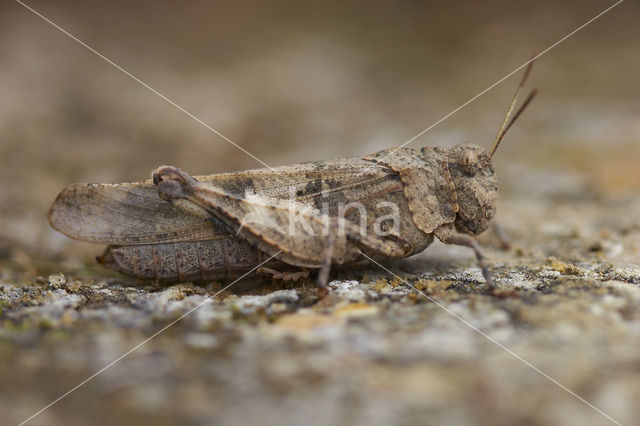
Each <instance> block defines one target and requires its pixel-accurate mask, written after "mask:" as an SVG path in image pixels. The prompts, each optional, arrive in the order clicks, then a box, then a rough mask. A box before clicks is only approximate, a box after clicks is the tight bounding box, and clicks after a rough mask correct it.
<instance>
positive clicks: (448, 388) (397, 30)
mask: <svg viewBox="0 0 640 426" xmlns="http://www.w3.org/2000/svg"><path fill="white" fill-rule="evenodd" d="M26 3H27V4H29V5H31V6H32V7H34V8H35V9H36V10H38V11H39V12H40V13H42V14H44V15H45V16H47V17H48V18H50V19H51V20H52V22H55V23H56V24H57V25H60V26H61V27H62V28H65V29H66V30H68V31H69V33H71V34H73V35H74V36H77V37H78V38H79V39H80V40H82V41H83V42H86V43H87V44H88V45H90V46H91V47H92V48H94V49H96V51H98V52H100V53H101V54H104V55H105V56H106V57H108V58H109V59H111V60H113V61H114V63H116V64H117V65H118V66H120V67H122V68H123V69H125V70H126V71H127V72H130V73H131V75H135V76H136V78H139V79H140V80H141V81H144V82H145V84H149V85H150V86H151V87H153V88H154V89H156V90H158V92H160V93H162V94H163V95H165V96H166V97H167V98H169V99H171V101H172V102H175V103H176V104H177V105H180V107H181V108H184V109H185V110H187V111H189V113H192V114H193V115H194V116H195V117H197V119H198V120H202V122H204V123H206V125H208V126H211V128H215V129H216V131H219V132H220V133H222V134H224V135H225V137H228V138H229V139H230V140H233V141H234V142H235V143H237V144H238V145H239V146H241V147H242V149H246V150H247V151H248V152H250V153H251V154H252V155H255V156H256V157H258V158H259V159H260V160H262V161H265V162H266V163H268V164H270V165H273V166H275V165H284V164H294V163H299V162H303V161H311V160H318V159H332V158H337V157H345V156H351V155H364V154H369V153H372V152H376V151H378V150H380V149H385V148H389V147H391V146H397V145H399V144H401V143H402V142H403V141H407V140H409V138H411V137H413V136H414V135H416V134H418V132H420V131H421V129H425V128H427V126H431V125H432V124H433V123H440V122H438V121H437V120H439V119H441V118H443V117H445V116H446V114H447V113H449V112H450V111H453V110H454V108H456V107H458V106H460V105H463V104H464V103H465V102H467V101H468V100H469V99H470V98H471V97H472V96H474V95H475V94H477V93H480V91H482V90H484V89H485V88H487V87H490V86H489V85H491V84H492V83H494V82H496V81H498V79H500V78H502V77H504V76H505V75H507V73H509V72H511V71H512V70H514V69H515V68H516V67H518V66H520V65H521V64H522V63H523V62H524V61H526V60H527V59H528V58H529V57H530V52H534V51H538V52H542V51H545V49H547V48H548V47H549V46H551V45H552V43H555V42H557V41H558V40H560V39H561V37H563V36H565V35H567V34H569V32H570V31H572V30H574V29H576V28H578V27H579V26H580V25H583V24H584V23H585V22H587V21H588V20H589V19H592V18H593V17H594V16H596V14H598V13H600V12H602V11H603V10H604V9H605V8H606V7H608V6H609V5H610V4H613V2H603V1H602V0H589V1H584V0H580V1H578V0H573V1H568V0H567V1H564V2H553V1H543V2H536V3H535V4H533V3H527V2H513V1H506V0H495V1H491V2H488V3H487V2H482V3H480V2H470V1H469V2H455V3H447V2H411V3H407V2H386V3H381V2H373V3H372V2H346V3H345V2H342V1H339V2H331V1H322V2H305V3H304V4H300V6H297V4H296V3H294V2H279V1H275V0H273V1H270V2H256V1H248V2H242V1H241V2H201V1H191V2H152V1H140V2H135V4H132V2H125V1H111V2H81V1H76V2H73V1H67V2H46V1H39V0H30V1H26ZM636 3H638V2H636ZM636 3H634V2H629V1H627V2H623V3H621V4H620V5H619V6H617V7H616V8H615V9H612V10H611V11H610V12H608V13H607V14H605V15H603V16H602V17H601V18H599V19H598V20H597V21H596V22H593V23H592V24H589V25H588V26H586V27H584V29H582V30H580V31H579V32H577V33H575V34H574V35H573V36H571V37H570V38H569V39H566V41H564V42H562V43H561V44H559V45H557V47H554V49H553V50H551V51H548V53H545V55H544V56H543V57H541V58H540V59H539V60H538V61H537V62H536V66H535V67H534V70H533V72H532V74H531V79H530V81H529V84H528V88H533V87H538V88H539V95H538V97H537V98H536V99H535V101H534V102H533V103H532V105H531V107H530V108H529V109H528V110H527V112H526V113H525V114H523V116H522V118H521V119H520V120H519V121H518V123H516V125H515V126H514V127H513V129H512V130H510V133H509V134H508V135H507V137H506V138H505V140H504V143H503V144H502V146H501V147H500V150H499V151H498V152H497V154H496V156H495V157H494V160H495V165H496V170H497V174H498V178H499V182H500V197H501V202H500V204H499V206H498V220H499V221H500V223H501V224H502V227H503V228H504V230H505V231H506V233H507V234H508V235H509V237H510V239H511V241H512V245H513V248H512V249H511V250H510V251H502V250H500V249H499V248H498V241H497V239H496V237H495V236H494V235H493V234H492V233H491V232H487V233H486V234H485V235H482V236H481V237H480V243H481V245H482V246H483V247H484V248H485V251H486V255H487V260H488V263H489V265H490V270H491V272H492V274H493V277H494V279H495V281H496V283H497V284H498V285H499V288H500V289H501V291H500V292H498V294H495V293H494V292H491V291H489V289H487V288H486V286H485V285H484V284H483V280H482V277H481V274H480V271H479V270H478V268H477V266H476V263H475V259H474V257H473V255H472V254H471V252H470V251H469V250H468V249H465V248H459V247H447V246H444V245H442V244H435V245H434V246H432V247H429V248H428V249H427V250H426V251H425V252H424V253H421V254H419V255H417V256H414V257H413V258H411V259H407V260H405V261H402V262H398V263H396V264H394V265H392V266H391V267H390V270H391V273H389V272H387V271H385V270H383V269H381V268H380V267H378V266H376V265H370V266H369V267H367V268H365V269H360V270H352V271H347V272H344V273H341V274H337V275H335V276H334V277H333V279H334V281H332V282H331V285H330V287H331V293H330V295H329V296H328V297H327V298H325V299H324V300H318V298H317V295H316V290H315V288H314V285H313V282H312V281H311V280H306V281H301V282H299V283H295V284H292V283H281V282H272V281H270V280H268V279H260V278H258V277H256V276H255V275H250V276H248V277H246V278H245V279H243V280H241V281H240V282H238V283H236V284H234V285H233V286H231V287H230V288H228V289H225V290H224V291H222V290H223V288H224V285H225V284H228V283H221V282H214V283H209V284H207V285H194V284H181V285H175V286H170V287H163V286H157V285H151V284H150V283H143V282H138V281H135V280H132V279H129V278H126V277H123V276H121V275H118V274H115V273H110V272H108V271H106V270H104V269H103V268H101V267H99V266H98V265H96V263H95V261H94V257H95V255H97V254H100V253H101V252H102V250H103V247H98V246H94V245H89V244H82V243H78V242H75V241H72V240H70V239H68V238H66V237H64V236H62V235H60V234H58V233H56V232H54V231H53V230H52V229H50V227H49V225H48V224H47V221H46V212H47V209H48V208H49V206H50V205H51V203H52V202H53V200H54V199H55V196H56V194H57V193H58V192H59V191H60V190H61V189H62V188H63V187H64V186H66V185H69V184H71V183H74V182H130V181H140V180H143V179H147V178H148V177H149V173H150V171H151V170H153V169H155V168H156V167H158V166H160V165H162V164H172V165H175V166H178V167H180V168H182V169H184V170H186V171H188V172H190V173H191V174H194V175H197V174H207V173H217V172H223V171H237V170H244V169H249V168H255V167H261V166H260V164H259V163H258V162H256V161H255V159H254V158H251V157H250V156H248V155H246V154H245V153H243V152H242V151H240V150H238V149H237V148H236V147H234V146H232V145H231V144H229V143H227V142H226V141H225V140H224V139H222V138H220V137H219V136H218V135H216V134H214V133H212V132H210V130H208V129H207V128H205V127H203V126H201V123H202V122H201V123H198V122H196V121H193V120H192V119H191V118H190V117H188V116H186V115H185V114H183V112H181V111H179V110H177V109H176V108H175V107H174V106H173V105H170V104H169V103H167V102H166V101H165V100H163V99H161V98H159V97H158V96H156V95H155V94H154V93H152V92H150V91H148V90H147V89H145V87H142V86H141V85H140V84H139V83H138V82H136V81H134V80H132V79H131V78H130V77H129V76H127V75H125V74H123V73H122V72H121V71H119V70H118V69H116V68H114V67H113V66H112V65H110V64H108V63H107V62H105V61H103V60H102V59H101V58H99V57H97V56H96V55H94V54H92V53H90V52H88V51H87V50H86V48H84V47H82V46H81V45H79V44H77V43H76V42H75V41H73V40H72V39H70V38H69V37H67V36H66V35H65V34H63V33H62V32H60V31H59V30H57V29H55V28H54V27H52V26H51V25H49V24H48V23H47V22H45V21H43V20H42V19H40V18H39V17H38V16H36V15H35V14H33V13H32V12H30V11H29V10H27V9H25V8H24V7H23V6H21V4H20V3H16V2H4V3H2V4H0V35H1V37H0V57H2V58H7V60H5V61H3V63H2V67H1V69H0V93H1V94H2V96H0V424H3V425H4V424H18V423H20V422H22V421H24V420H27V419H29V418H30V417H31V416H33V415H34V414H36V413H38V411H39V410H41V409H42V408H43V407H45V406H47V405H48V404H50V403H51V402H53V401H56V399H57V398H59V397H61V396H63V395H65V393H66V392H68V391H70V390H74V389H75V390H74V391H73V392H71V393H70V394H68V396H66V397H64V398H62V399H61V400H59V401H58V402H56V403H55V404H54V405H52V406H51V407H50V408H48V409H46V410H44V411H43V412H41V413H40V414H38V415H37V416H36V417H33V418H32V419H31V420H30V422H29V423H27V424H28V425H59V424H65V425H71V426H74V425H86V424H92V425H95V426H100V425H107V424H108V425H112V424H118V425H129V424H131V425H133V424H136V425H137V424H149V423H151V424H158V425H165V424H167V425H169V424H190V425H200V424H213V423H215V424H223V425H246V424H278V425H283V424H291V425H298V424H306V425H307V426H316V425H325V424H349V425H365V424H366V425H370V424H371V425H378V424H380V425H383V424H385V425H386V424H453V425H472V424H473V425H507V424H508V425H512V424H525V425H543V424H544V425H560V424H563V425H564V424H582V425H600V424H602V425H607V424H612V423H614V419H615V421H617V422H620V423H622V424H629V425H631V424H640V407H639V405H638V403H637V402H638V401H640V195H639V194H640V193H639V192H638V187H639V186H638V182H640V167H639V166H638V164H639V161H638V159H640V143H639V142H640V125H639V121H638V114H637V112H638V111H640V104H639V103H638V99H640V91H639V90H640V86H639V85H638V84H637V82H638V75H639V72H638V70H640V55H638V54H637V48H638V45H639V43H640V40H639V39H638V32H637V30H636V28H637V16H638V11H639V10H640V9H639V6H638V4H636ZM518 78H519V74H516V75H513V76H512V77H511V78H509V79H507V80H506V81H504V82H503V83H501V84H500V85H498V86H496V87H495V88H494V89H492V90H490V91H489V92H487V93H486V94H484V95H482V96H481V97H480V98H478V99H477V100H475V101H474V102H472V103H469V104H468V105H467V106H465V107H464V108H463V109H461V110H459V111H458V112H456V113H455V114H453V115H451V116H450V117H449V118H447V119H446V121H444V122H442V123H440V124H438V125H437V126H435V127H434V128H432V129H430V130H429V132H427V133H426V134H424V135H422V136H421V137H420V138H418V139H416V140H415V141H413V143H412V145H411V146H412V147H414V148H419V147H421V146H425V145H428V146H445V147H450V146H452V145H453V144H455V143H459V142H464V141H471V142H475V143H478V144H479V145H481V146H484V147H488V146H490V143H491V141H492V140H493V138H494V136H495V132H496V130H497V128H498V126H499V123H500V122H501V120H502V118H503V114H504V111H505V110H506V109H507V105H508V102H509V100H510V99H511V96H512V94H513V91H514V90H515V87H516V84H517V79H518ZM528 88H527V90H528ZM98 373H99V374H98ZM87 379H90V380H87ZM85 380H87V381H86V382H84V381H85ZM82 383H84V384H82ZM80 384H82V385H81V386H79V387H77V388H75V387H76V386H78V385H80ZM589 404H592V405H589Z"/></svg>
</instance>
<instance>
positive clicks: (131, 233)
mask: <svg viewBox="0 0 640 426" xmlns="http://www.w3.org/2000/svg"><path fill="white" fill-rule="evenodd" d="M530 69H531V64H529V67H528V68H527V70H526V71H525V73H524V76H523V78H522V80H521V82H520V85H519V86H518V89H517V90H516V92H515V95H514V97H513V100H512V102H511V105H510V107H509V109H508V111H507V114H506V116H505V119H504V120H503V122H502V125H501V126H500V129H499V131H498V135H497V136H496V139H495V141H494V144H493V147H492V149H491V150H490V152H489V153H487V152H486V151H485V150H484V149H482V148H481V147H479V146H477V145H473V144H460V145H457V146H455V147H453V148H438V147H424V148H422V149H419V150H414V149H411V148H404V147H401V148H392V149H387V150H383V151H380V152H377V153H374V154H371V155H367V156H364V157H352V158H342V159H337V160H332V161H318V162H312V163H304V164H298V165H293V166H283V167H278V168H275V169H257V170H248V171H244V172H237V173H220V174H214V175H207V176H196V177H192V176H190V175H188V174H187V173H185V172H183V171H182V170H180V169H178V168H175V167H171V166H162V167H160V168H158V169H157V170H156V171H155V172H154V173H153V176H152V179H151V180H148V181H144V182H138V183H124V184H75V185H71V186H68V187H66V188H64V189H63V190H62V191H61V192H60V194H59V195H58V197H57V199H56V200H55V202H54V203H53V205H52V207H51V209H50V211H49V222H50V224H51V226H52V227H53V228H55V229H56V230H58V231H60V232H62V233H63V234H65V235H67V236H69V237H71V238H74V239H78V240H84V241H90V242H96V243H103V244H107V245H108V247H107V248H106V250H105V252H104V254H103V255H102V256H99V257H97V260H98V261H99V262H100V263H101V264H103V265H104V266H105V267H107V268H109V269H113V270H116V271H119V272H123V273H125V274H129V275H133V276H137V277H141V278H146V279H155V280H158V281H161V282H175V281H205V280H214V279H219V278H223V277H231V276H238V275H240V274H242V273H245V272H247V271H250V270H252V268H254V267H255V266H256V265H260V266H261V267H260V268H259V269H258V271H259V272H264V273H269V274H272V275H273V276H274V277H276V278H280V279H284V280H287V279H297V278H300V277H303V276H306V275H308V273H309V271H310V270H318V271H319V273H318V284H319V286H320V289H321V291H322V292H324V293H325V294H326V284H327V280H328V274H329V269H330V268H331V267H332V265H333V266H337V267H350V266H353V265H355V264H361V263H364V262H366V257H369V258H371V259H374V260H376V261H381V262H384V261H390V260H394V259H399V258H404V257H408V256H411V255H414V254H416V253H419V252H421V251H423V250H424V249H425V248H426V247H428V246H429V245H430V244H431V243H432V242H433V241H434V238H438V239H439V240H440V241H442V242H443V243H445V244H454V245H461V246H466V247H469V248H471V249H472V250H473V251H474V253H475V256H476V258H477V261H478V264H479V266H480V269H481V270H482V274H483V276H484V279H485V280H486V282H487V284H489V285H491V286H493V282H492V280H491V276H490V274H489V271H488V267H487V264H486V262H485V259H484V256H483V254H482V250H481V248H480V247H479V245H478V243H477V242H476V239H475V238H474V237H475V236H476V235H478V234H480V233H481V232H483V231H485V230H486V229H487V228H488V227H489V225H490V223H491V221H492V219H493V217H494V215H495V211H496V208H495V203H496V198H497V191H498V185H497V178H496V176H495V170H494V167H493V164H492V163H491V158H492V157H493V155H494V153H495V152H496V149H497V148H498V146H499V144H500V141H501V140H502V138H503V137H504V135H505V133H506V132H507V130H508V129H509V128H510V127H511V125H512V124H513V123H514V122H515V120H516V119H517V118H518V116H519V115H520V114H521V113H522V111H523V110H524V109H525V108H526V106H527V105H528V104H529V103H530V102H531V100H532V99H533V97H534V95H535V93H536V91H535V90H534V91H532V92H531V94H529V96H528V97H527V98H526V100H525V101H524V102H523V104H522V106H521V107H520V108H519V109H518V111H517V112H516V113H515V114H514V115H513V117H512V118H511V120H510V121H509V118H510V116H511V113H512V112H513V109H514V106H515V105H516V101H517V98H518V95H519V93H520V91H521V89H522V87H523V86H524V83H525V81H526V79H527V76H528V74H529V72H530ZM363 255H364V256H363Z"/></svg>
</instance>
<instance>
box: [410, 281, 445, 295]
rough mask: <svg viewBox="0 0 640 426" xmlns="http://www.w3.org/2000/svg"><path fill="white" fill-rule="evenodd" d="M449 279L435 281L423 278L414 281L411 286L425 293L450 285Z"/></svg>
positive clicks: (441, 289) (443, 288)
mask: <svg viewBox="0 0 640 426" xmlns="http://www.w3.org/2000/svg"><path fill="white" fill-rule="evenodd" d="M451 284H452V282H451V281H446V280H443V281H436V280H425V279H420V280H418V281H416V282H415V283H414V284H413V286H414V287H415V288H416V289H417V290H420V291H422V292H425V293H435V292H438V291H443V290H446V289H448V288H449V287H451Z"/></svg>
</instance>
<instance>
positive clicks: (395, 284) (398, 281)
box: [389, 277, 405, 288]
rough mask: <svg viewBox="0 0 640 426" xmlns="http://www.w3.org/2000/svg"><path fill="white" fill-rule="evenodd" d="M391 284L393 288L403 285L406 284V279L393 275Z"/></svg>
mask: <svg viewBox="0 0 640 426" xmlns="http://www.w3.org/2000/svg"><path fill="white" fill-rule="evenodd" d="M389 285H390V286H391V287H393V288H396V287H398V286H401V285H405V284H404V281H403V280H402V278H400V277H393V278H392V279H391V280H390V281H389Z"/></svg>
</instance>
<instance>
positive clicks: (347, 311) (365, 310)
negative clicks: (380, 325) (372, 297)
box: [333, 302, 379, 318]
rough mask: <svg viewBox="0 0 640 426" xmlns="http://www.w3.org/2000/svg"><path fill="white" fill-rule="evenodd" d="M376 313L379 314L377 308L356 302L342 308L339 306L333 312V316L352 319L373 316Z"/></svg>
mask: <svg viewBox="0 0 640 426" xmlns="http://www.w3.org/2000/svg"><path fill="white" fill-rule="evenodd" d="M378 312H379V310H378V308H377V307H375V306H373V305H369V304H367V303H360V302H356V303H349V304H346V305H343V306H339V307H338V308H336V310H335V311H334V312H333V315H334V316H337V317H340V318H354V317H363V316H368V315H375V314H377V313H378Z"/></svg>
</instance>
